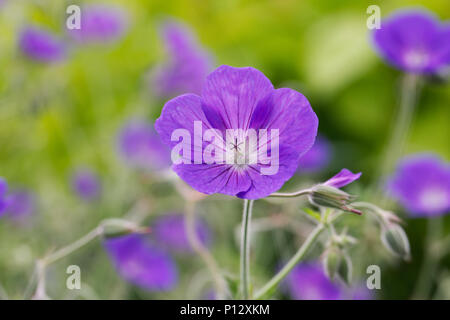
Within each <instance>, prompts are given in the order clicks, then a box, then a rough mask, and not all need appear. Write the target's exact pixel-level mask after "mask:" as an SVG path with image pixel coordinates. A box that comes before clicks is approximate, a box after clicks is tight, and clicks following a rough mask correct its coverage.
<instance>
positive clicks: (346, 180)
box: [323, 169, 362, 188]
mask: <svg viewBox="0 0 450 320" xmlns="http://www.w3.org/2000/svg"><path fill="white" fill-rule="evenodd" d="M361 174H362V173H361V172H359V173H353V172H351V171H350V170H348V169H342V170H341V171H339V173H338V174H336V175H335V176H333V177H331V178H330V179H328V180H327V181H325V182H324V183H323V184H324V185H326V186H330V187H334V188H342V187H345V186H346V185H348V184H350V183H352V182H353V181H355V180H358V179H359V177H361Z"/></svg>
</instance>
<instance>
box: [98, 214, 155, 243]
mask: <svg viewBox="0 0 450 320" xmlns="http://www.w3.org/2000/svg"><path fill="white" fill-rule="evenodd" d="M100 225H101V228H102V235H103V236H105V237H106V238H113V237H120V236H123V235H126V234H129V233H148V232H150V229H149V228H146V227H141V226H138V225H137V224H135V223H133V222H130V221H127V220H123V219H114V218H113V219H106V220H103V221H102V222H101V223H100Z"/></svg>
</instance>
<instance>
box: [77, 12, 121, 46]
mask: <svg viewBox="0 0 450 320" xmlns="http://www.w3.org/2000/svg"><path fill="white" fill-rule="evenodd" d="M126 20H127V19H126V14H125V12H124V11H123V9H122V8H119V7H116V6H111V5H104V4H95V5H87V6H85V7H83V8H82V10H81V25H80V27H81V28H80V29H73V30H70V31H69V33H70V35H71V36H72V37H73V38H74V39H75V40H76V41H78V42H80V43H98V42H100V43H105V42H113V41H116V40H118V39H120V38H121V37H122V36H123V34H124V33H125V30H126V28H127V21H126Z"/></svg>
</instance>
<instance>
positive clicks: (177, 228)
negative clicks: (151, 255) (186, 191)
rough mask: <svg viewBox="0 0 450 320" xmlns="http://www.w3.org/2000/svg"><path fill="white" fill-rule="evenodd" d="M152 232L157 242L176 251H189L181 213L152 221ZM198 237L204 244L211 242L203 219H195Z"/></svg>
mask: <svg viewBox="0 0 450 320" xmlns="http://www.w3.org/2000/svg"><path fill="white" fill-rule="evenodd" d="M151 228H152V230H153V234H154V236H155V239H156V241H157V243H158V244H159V245H161V246H164V247H167V248H168V249H170V250H173V251H176V252H186V251H188V252H191V251H192V248H191V246H190V245H189V241H188V239H187V235H186V229H185V219H184V216H183V215H182V214H168V215H165V216H162V217H160V218H158V219H157V220H155V221H154V223H153V224H152V227H151ZM196 232H197V235H198V238H199V239H200V241H201V242H202V243H203V244H204V245H208V244H209V243H210V242H211V231H210V229H209V228H208V226H207V224H206V223H205V222H204V221H203V220H197V221H196Z"/></svg>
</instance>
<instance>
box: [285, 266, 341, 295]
mask: <svg viewBox="0 0 450 320" xmlns="http://www.w3.org/2000/svg"><path fill="white" fill-rule="evenodd" d="M286 284H287V288H288V290H289V292H290V294H291V296H292V298H294V299H296V300H339V299H342V298H343V290H342V288H341V287H340V286H339V285H338V284H336V283H333V282H331V280H330V279H328V278H327V276H326V275H325V273H324V272H323V269H322V267H321V265H320V264H316V263H303V264H299V265H297V266H296V267H295V268H294V269H293V270H292V271H291V273H290V274H289V275H288V276H287V278H286Z"/></svg>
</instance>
